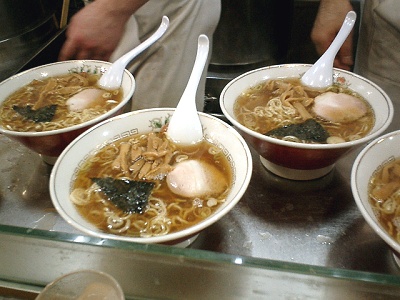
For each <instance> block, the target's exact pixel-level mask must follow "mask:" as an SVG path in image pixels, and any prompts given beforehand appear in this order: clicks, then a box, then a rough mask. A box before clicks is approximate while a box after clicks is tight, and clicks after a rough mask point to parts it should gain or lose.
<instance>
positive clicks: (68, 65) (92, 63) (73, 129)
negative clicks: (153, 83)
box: [0, 60, 135, 163]
mask: <svg viewBox="0 0 400 300" xmlns="http://www.w3.org/2000/svg"><path fill="white" fill-rule="evenodd" d="M110 65H111V64H110V63H108V62H104V61H98V60H70V61H62V62H56V63H51V64H47V65H42V66H39V67H36V68H32V69H29V70H26V71H24V72H21V73H19V74H16V75H14V76H12V77H10V78H8V79H6V80H4V81H2V82H1V83H0V104H1V103H2V102H3V101H4V100H5V99H6V98H7V97H8V96H9V95H10V94H12V93H13V92H15V91H16V90H18V89H19V88H21V87H23V86H25V85H27V84H28V83H30V82H31V81H32V80H34V79H45V78H47V77H51V76H59V75H66V74H68V73H69V72H83V71H84V72H90V73H96V74H97V73H100V74H102V73H104V72H105V70H107V68H108V67H109V66H110ZM122 89H123V93H124V96H123V100H122V101H121V103H119V104H118V105H117V106H116V107H114V108H113V109H112V110H110V111H108V112H107V113H105V114H103V115H100V116H98V117H96V118H94V119H92V120H90V121H87V122H84V123H81V124H77V125H74V126H70V127H67V128H63V129H57V130H51V131H43V132H17V131H12V130H8V129H6V128H3V127H1V126H0V132H1V133H3V134H5V135H7V136H8V137H10V138H12V139H15V140H17V141H19V142H21V143H22V144H24V145H25V146H26V147H28V148H30V149H31V150H33V151H35V152H37V153H39V154H41V155H42V156H43V157H44V159H45V160H46V161H47V162H49V163H52V162H54V160H55V158H57V156H58V155H60V153H61V152H62V151H63V150H64V148H65V147H66V146H67V145H68V144H69V143H70V142H71V141H72V140H73V139H74V138H76V137H77V136H78V135H79V134H81V133H82V132H84V131H85V130H86V129H88V128H89V127H91V126H93V125H94V124H97V123H99V122H101V121H103V120H105V119H107V118H110V117H112V116H115V115H117V114H120V113H122V112H123V108H124V106H125V105H126V104H127V102H128V101H129V100H130V99H131V98H132V95H133V93H134V91H135V79H134V78H133V76H132V74H131V73H130V72H129V71H127V70H125V73H124V75H123V80H122Z"/></svg>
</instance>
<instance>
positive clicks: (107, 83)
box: [98, 16, 169, 90]
mask: <svg viewBox="0 0 400 300" xmlns="http://www.w3.org/2000/svg"><path fill="white" fill-rule="evenodd" d="M168 26H169V19H168V17H167V16H163V18H162V21H161V24H160V26H159V27H158V29H157V31H155V32H154V33H153V34H152V35H151V36H150V37H149V38H148V39H146V40H145V41H144V42H143V43H141V44H139V45H138V46H137V47H135V48H134V49H132V50H131V51H129V52H127V53H125V54H124V55H122V56H121V57H120V58H118V59H117V60H116V61H115V62H114V63H113V64H112V65H111V66H110V68H108V70H107V71H106V72H105V73H104V74H103V76H101V77H100V80H99V82H98V85H99V86H100V87H102V88H104V89H108V90H114V89H117V88H119V87H120V86H121V83H122V77H123V74H124V70H125V68H126V66H127V65H128V63H129V62H130V61H131V60H132V59H134V58H135V57H136V56H138V55H139V54H140V53H142V52H143V51H144V50H146V49H147V48H148V47H150V46H151V45H152V44H153V43H154V42H156V41H157V40H158V39H159V38H160V37H161V36H162V35H163V34H164V33H165V31H166V30H167V28H168Z"/></svg>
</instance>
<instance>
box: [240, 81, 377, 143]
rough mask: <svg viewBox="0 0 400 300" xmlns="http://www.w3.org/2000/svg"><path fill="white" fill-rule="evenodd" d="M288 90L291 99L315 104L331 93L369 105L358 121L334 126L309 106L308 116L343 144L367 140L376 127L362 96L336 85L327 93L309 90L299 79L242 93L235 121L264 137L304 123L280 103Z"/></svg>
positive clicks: (271, 84)
mask: <svg viewBox="0 0 400 300" xmlns="http://www.w3.org/2000/svg"><path fill="white" fill-rule="evenodd" d="M288 86H290V87H291V88H290V92H291V93H292V94H291V96H290V97H291V98H298V99H305V98H306V99H310V101H313V99H314V98H315V97H317V96H318V95H320V94H322V93H324V92H326V91H332V92H336V93H338V92H340V93H346V94H350V95H352V96H355V97H357V98H359V99H361V100H362V101H363V102H364V103H365V104H366V106H367V109H368V112H367V114H366V115H365V116H363V117H362V118H360V119H358V120H355V121H351V122H347V123H332V122H330V121H326V120H323V119H322V118H320V117H318V116H317V115H316V114H315V113H314V112H313V111H312V104H311V105H309V106H306V107H305V108H306V110H307V112H308V113H309V114H310V115H311V116H312V117H313V118H314V119H315V120H316V121H317V122H318V123H320V124H321V125H322V126H323V127H324V128H325V130H326V131H327V132H328V133H329V135H330V136H333V137H340V138H342V139H343V140H344V141H351V140H355V139H359V138H361V137H363V136H365V135H366V134H368V132H370V130H371V129H372V127H373V126H374V123H375V116H374V112H373V110H372V108H371V106H370V105H369V103H368V102H367V101H366V100H365V99H364V98H363V97H361V96H360V95H359V94H357V93H355V92H354V91H352V90H350V89H348V88H345V87H341V86H338V85H333V86H331V87H329V88H328V89H324V90H314V89H310V88H307V87H305V86H303V85H302V84H301V82H300V80H299V79H298V78H285V79H279V80H267V81H262V82H260V83H258V84H256V85H254V86H252V87H250V88H248V89H247V90H245V91H243V92H242V93H241V95H239V97H238V98H237V99H236V101H235V104H234V115H235V118H236V119H237V121H238V122H239V123H241V124H242V125H243V126H246V127H247V128H249V129H251V130H253V131H256V132H258V133H261V134H266V133H267V132H269V131H270V130H273V129H276V128H279V127H283V126H287V125H290V124H298V123H301V122H303V121H304V120H303V118H302V117H301V116H300V114H299V113H298V112H296V110H295V109H294V108H288V107H287V106H286V105H282V101H280V99H279V97H282V94H283V93H288V90H289V88H288ZM271 100H272V101H274V102H272V101H271ZM276 101H278V102H276ZM301 101H303V100H301ZM307 101H308V100H307ZM272 103H276V104H277V105H275V104H274V105H273V106H272ZM268 105H271V106H270V107H273V108H271V109H270V108H267V106H268ZM290 109H291V110H292V111H290ZM299 142H306V141H299Z"/></svg>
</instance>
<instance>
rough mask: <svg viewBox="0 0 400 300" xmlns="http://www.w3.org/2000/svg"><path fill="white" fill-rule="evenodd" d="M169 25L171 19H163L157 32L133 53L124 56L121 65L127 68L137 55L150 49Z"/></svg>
mask: <svg viewBox="0 0 400 300" xmlns="http://www.w3.org/2000/svg"><path fill="white" fill-rule="evenodd" d="M168 25H169V19H168V17H167V16H163V17H162V22H161V24H160V26H159V27H158V29H157V31H156V32H154V33H153V34H152V35H151V36H150V37H149V38H148V39H146V40H145V41H144V42H142V43H140V44H139V45H138V46H137V47H136V48H134V49H132V50H131V51H129V52H127V53H125V54H124V55H122V56H121V57H120V58H119V60H121V63H122V64H124V65H125V66H126V65H127V64H128V63H129V62H130V61H131V60H132V59H133V58H135V57H136V56H137V55H139V54H140V53H142V52H143V51H144V50H146V49H147V48H148V47H150V46H151V45H152V44H153V43H154V42H156V41H157V40H158V39H159V38H160V37H161V36H162V35H163V34H164V33H165V31H166V30H167V28H168Z"/></svg>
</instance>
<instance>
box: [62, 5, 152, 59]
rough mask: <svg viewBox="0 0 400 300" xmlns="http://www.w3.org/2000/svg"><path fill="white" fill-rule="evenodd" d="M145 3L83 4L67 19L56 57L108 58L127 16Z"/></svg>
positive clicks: (118, 39) (123, 28) (121, 31)
mask: <svg viewBox="0 0 400 300" xmlns="http://www.w3.org/2000/svg"><path fill="white" fill-rule="evenodd" d="M128 1H129V2H128ZM145 2H146V1H143V0H139V1H134V0H127V1H125V0H117V1H111V0H105V1H102V0H96V1H93V2H92V3H90V4H88V5H86V6H85V7H84V8H82V9H81V10H80V11H79V12H77V13H76V14H75V15H74V16H73V17H72V18H71V20H70V23H69V25H68V28H67V30H66V41H65V43H64V45H63V46H62V48H61V50H60V53H59V57H58V58H59V60H68V59H98V60H104V61H108V60H109V58H110V56H111V54H112V53H113V51H114V50H115V48H116V47H117V45H118V43H119V41H120V39H121V37H122V35H123V33H124V30H125V24H126V22H127V21H128V19H129V17H130V16H131V15H132V14H133V13H134V12H135V11H136V10H137V9H138V8H139V7H140V6H141V5H143V4H144V3H145ZM128 6H129V7H128Z"/></svg>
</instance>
